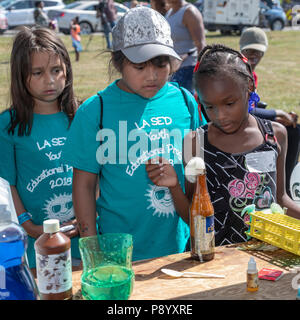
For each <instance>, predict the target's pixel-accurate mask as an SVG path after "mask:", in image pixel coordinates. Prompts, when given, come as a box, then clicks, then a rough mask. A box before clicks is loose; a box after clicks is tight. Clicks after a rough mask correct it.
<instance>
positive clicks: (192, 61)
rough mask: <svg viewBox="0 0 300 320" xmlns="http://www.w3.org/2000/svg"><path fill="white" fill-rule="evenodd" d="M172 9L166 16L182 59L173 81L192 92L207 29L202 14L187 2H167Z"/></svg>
mask: <svg viewBox="0 0 300 320" xmlns="http://www.w3.org/2000/svg"><path fill="white" fill-rule="evenodd" d="M167 4H168V6H169V7H170V8H171V9H170V10H169V11H168V12H167V13H166V15H165V17H166V19H167V21H168V22H169V24H170V26H171V32H172V39H173V42H174V49H175V51H176V52H177V53H178V54H179V55H180V57H181V58H182V61H181V62H180V63H179V64H178V70H177V71H176V72H175V73H174V75H173V76H172V78H171V81H176V82H178V84H179V85H180V86H182V87H184V88H186V89H188V90H189V91H190V92H192V93H194V89H193V69H194V68H195V65H196V62H197V56H198V53H199V52H200V51H201V50H202V49H203V48H204V46H205V29H204V24H203V19H202V15H201V12H200V11H199V10H198V9H197V8H196V7H195V6H194V5H192V4H191V3H188V2H186V1H185V0H167Z"/></svg>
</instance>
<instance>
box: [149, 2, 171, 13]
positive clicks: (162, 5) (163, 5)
mask: <svg viewBox="0 0 300 320" xmlns="http://www.w3.org/2000/svg"><path fill="white" fill-rule="evenodd" d="M150 5H151V8H152V9H154V10H156V11H158V12H159V13H160V14H161V15H163V16H165V15H166V13H167V12H168V8H169V7H168V5H167V1H166V0H150Z"/></svg>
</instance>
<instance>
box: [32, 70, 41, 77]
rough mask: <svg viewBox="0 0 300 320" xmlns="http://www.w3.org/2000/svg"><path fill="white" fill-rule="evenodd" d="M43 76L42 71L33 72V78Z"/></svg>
mask: <svg viewBox="0 0 300 320" xmlns="http://www.w3.org/2000/svg"><path fill="white" fill-rule="evenodd" d="M41 74H42V72H41V71H35V72H32V75H33V76H40V75H41Z"/></svg>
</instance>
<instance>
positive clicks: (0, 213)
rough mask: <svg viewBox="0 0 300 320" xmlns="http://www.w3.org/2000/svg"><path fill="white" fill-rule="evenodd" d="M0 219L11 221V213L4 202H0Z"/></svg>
mask: <svg viewBox="0 0 300 320" xmlns="http://www.w3.org/2000/svg"><path fill="white" fill-rule="evenodd" d="M0 221H3V222H4V221H11V213H10V211H8V210H7V205H6V204H0Z"/></svg>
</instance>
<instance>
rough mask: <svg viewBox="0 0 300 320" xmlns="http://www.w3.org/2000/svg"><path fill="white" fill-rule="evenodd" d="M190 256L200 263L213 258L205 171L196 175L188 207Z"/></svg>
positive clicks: (209, 202) (212, 229)
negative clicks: (191, 198)
mask: <svg viewBox="0 0 300 320" xmlns="http://www.w3.org/2000/svg"><path fill="white" fill-rule="evenodd" d="M190 239H191V256H192V258H193V259H195V260H199V261H200V262H204V261H209V260H212V259H213V258H214V251H215V250H214V249H215V234H214V208H213V205H212V203H211V201H210V196H209V193H208V190H207V185H206V170H205V169H203V170H202V172H201V174H199V175H197V185H196V189H195V192H194V195H193V201H192V205H191V207H190Z"/></svg>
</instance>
